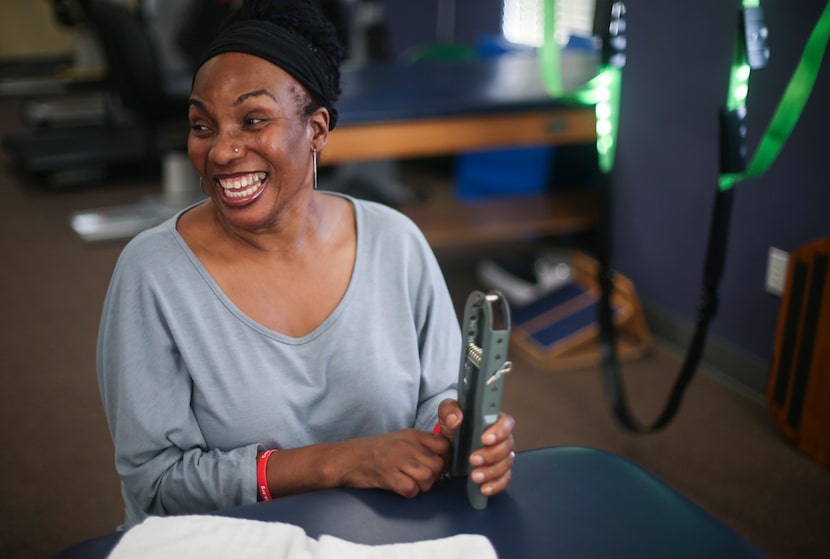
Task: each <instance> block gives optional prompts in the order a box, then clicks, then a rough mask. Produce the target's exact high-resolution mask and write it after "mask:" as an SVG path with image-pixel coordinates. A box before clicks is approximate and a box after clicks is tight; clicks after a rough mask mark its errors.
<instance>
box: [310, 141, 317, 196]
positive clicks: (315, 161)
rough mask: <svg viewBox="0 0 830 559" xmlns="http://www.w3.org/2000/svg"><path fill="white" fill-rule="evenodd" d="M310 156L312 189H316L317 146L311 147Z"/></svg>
mask: <svg viewBox="0 0 830 559" xmlns="http://www.w3.org/2000/svg"><path fill="white" fill-rule="evenodd" d="M311 158H312V159H313V160H314V190H317V148H311Z"/></svg>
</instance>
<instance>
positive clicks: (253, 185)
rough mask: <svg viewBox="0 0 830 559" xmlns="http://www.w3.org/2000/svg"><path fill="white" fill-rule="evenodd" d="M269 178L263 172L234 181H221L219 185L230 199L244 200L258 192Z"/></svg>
mask: <svg viewBox="0 0 830 559" xmlns="http://www.w3.org/2000/svg"><path fill="white" fill-rule="evenodd" d="M267 176H268V175H267V174H266V173H262V172H260V173H251V174H250V175H244V176H241V177H235V178H233V179H219V185H220V186H221V187H222V188H223V189H225V195H226V196H227V197H228V198H244V197H245V196H250V195H251V194H253V193H254V192H256V191H257V189H258V188H259V187H260V186H261V185H262V181H263V180H265V177H267ZM243 189H244V190H243Z"/></svg>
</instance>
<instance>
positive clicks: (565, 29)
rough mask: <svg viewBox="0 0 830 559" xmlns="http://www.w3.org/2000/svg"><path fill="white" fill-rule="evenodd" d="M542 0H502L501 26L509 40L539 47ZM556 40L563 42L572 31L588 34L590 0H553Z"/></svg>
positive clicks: (578, 33) (591, 1)
mask: <svg viewBox="0 0 830 559" xmlns="http://www.w3.org/2000/svg"><path fill="white" fill-rule="evenodd" d="M543 9H544V0H504V3H503V4H502V19H501V30H502V34H503V35H504V38H505V39H507V40H508V41H510V42H512V43H517V44H520V45H528V46H531V47H540V46H542V43H543V42H544V37H543V35H542V27H543V25H544V13H543V11H542V10H543ZM555 10H556V31H555V35H556V40H557V42H558V43H559V44H561V45H564V44H566V43H567V42H568V38H569V37H571V36H572V35H577V36H580V37H590V36H591V34H592V31H593V23H594V0H556V3H555Z"/></svg>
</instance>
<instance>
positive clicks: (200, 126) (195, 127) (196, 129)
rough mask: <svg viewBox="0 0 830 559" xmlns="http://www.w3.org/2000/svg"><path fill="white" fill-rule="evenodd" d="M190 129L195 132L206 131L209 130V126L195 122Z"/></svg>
mask: <svg viewBox="0 0 830 559" xmlns="http://www.w3.org/2000/svg"><path fill="white" fill-rule="evenodd" d="M190 130H191V131H193V132H204V131H206V130H207V126H205V125H204V124H198V123H194V124H191V125H190Z"/></svg>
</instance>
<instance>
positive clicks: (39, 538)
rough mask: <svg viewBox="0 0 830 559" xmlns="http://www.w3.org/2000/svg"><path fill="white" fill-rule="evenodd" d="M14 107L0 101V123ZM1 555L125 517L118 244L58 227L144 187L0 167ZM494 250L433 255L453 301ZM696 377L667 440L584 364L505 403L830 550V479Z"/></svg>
mask: <svg viewBox="0 0 830 559" xmlns="http://www.w3.org/2000/svg"><path fill="white" fill-rule="evenodd" d="M15 110H16V109H15V107H14V105H12V104H11V101H10V100H2V102H0V122H3V123H4V125H3V127H4V128H5V129H9V127H10V126H11V127H14V126H19V125H16V124H15V118H16V116H15V115H16V113H15ZM0 190H2V200H3V203H2V204H0V239H2V241H0V242H2V247H3V250H2V259H3V263H2V265H0V294H2V299H3V312H2V314H0V316H2V336H0V382H2V391H0V394H1V395H2V396H0V398H1V399H2V403H1V404H0V425H2V441H3V449H2V458H0V519H1V520H2V522H0V557H6V558H9V559H12V558H14V559H16V558H20V559H23V558H25V559H31V558H35V559H37V558H44V557H49V556H50V555H52V554H53V553H55V552H57V551H59V550H60V549H62V548H64V547H67V546H69V545H71V544H73V543H76V542H78V541H80V540H83V539H86V538H90V537H93V536H96V535H100V534H104V533H108V532H110V531H112V530H113V529H114V528H115V527H116V525H117V524H118V523H119V522H120V521H121V520H122V504H121V498H120V494H119V486H118V480H117V477H116V474H115V472H114V468H113V464H112V446H111V443H110V438H109V433H108V431H107V427H106V424H105V420H104V415H103V412H102V409H101V404H100V400H99V396H98V389H97V385H96V379H95V337H96V333H97V327H98V317H99V313H100V309H101V303H102V300H103V296H104V292H105V290H106V286H107V283H108V281H109V276H110V273H111V271H112V267H113V265H114V263H115V259H116V258H117V256H118V254H119V252H120V250H121V248H122V246H123V243H108V244H97V245H87V244H84V243H82V242H81V241H80V240H78V239H77V238H76V237H74V236H73V234H72V232H71V230H70V229H69V226H68V223H67V217H68V214H69V212H71V211H72V210H77V209H85V208H89V207H96V206H104V205H110V204H119V203H128V202H133V201H136V200H138V199H139V198H140V197H141V196H144V195H147V194H153V193H156V192H157V191H158V188H157V186H156V185H155V184H153V181H148V180H146V179H145V180H133V181H130V180H125V181H120V183H119V184H118V185H117V186H107V187H96V188H87V189H75V190H71V191H47V190H44V189H41V188H37V187H35V186H33V185H32V184H31V182H30V181H29V180H26V179H24V178H21V177H19V176H17V175H16V174H15V173H13V172H12V171H11V169H10V168H9V165H8V160H7V159H5V158H4V159H3V160H2V164H0ZM514 248H515V247H511V245H510V244H509V243H508V244H506V245H500V246H486V247H482V246H478V247H463V248H459V249H445V250H442V251H440V252H439V253H438V256H439V260H440V261H441V264H442V266H443V267H444V270H445V272H446V274H447V278H448V281H449V284H450V287H451V290H452V292H453V296H454V298H455V300H456V301H457V303H458V305H459V306H460V305H463V303H464V300H465V298H466V295H467V293H468V292H469V290H470V289H473V288H478V287H480V286H478V285H477V283H476V280H475V275H474V272H473V270H474V266H475V263H476V262H477V260H478V258H479V257H480V256H482V255H484V254H487V255H492V254H494V253H498V252H499V251H509V250H513V249H514ZM678 355H679V350H678V349H677V348H673V347H670V346H667V345H664V344H661V343H660V342H659V340H658V341H657V342H656V343H655V347H654V348H653V351H652V352H651V353H650V354H649V356H648V357H647V358H645V359H643V360H641V361H638V362H637V363H633V364H629V365H627V366H626V367H625V370H626V374H625V376H626V382H627V384H628V389H629V393H630V396H631V400H632V404H633V406H634V407H635V409H636V410H637V411H638V413H639V414H640V415H641V416H642V418H643V419H649V418H651V417H652V416H653V415H654V414H655V413H656V410H657V409H658V407H659V406H660V405H661V404H662V399H663V398H664V396H665V394H666V391H667V389H668V386H669V384H670V382H671V380H672V378H673V375H674V372H675V371H676V370H677V365H678V361H679V359H678ZM721 378H722V377H721V375H720V374H719V373H718V372H717V371H712V370H708V369H704V370H703V371H702V374H700V375H698V377H697V378H696V379H695V381H694V382H693V383H692V385H691V387H690V389H689V391H688V393H687V397H686V399H685V402H684V405H683V407H682V409H681V412H680V414H679V416H678V417H677V419H676V420H675V422H674V423H673V424H671V425H670V426H669V427H668V428H667V429H666V430H665V431H663V432H661V433H658V434H655V435H648V436H635V435H630V434H627V433H625V432H623V431H622V430H620V429H619V428H618V427H617V425H616V424H615V423H614V421H613V419H612V417H611V414H610V412H609V410H608V408H607V407H606V405H605V403H604V400H603V393H602V386H601V383H600V377H599V374H598V372H597V371H596V370H594V369H591V368H589V369H582V370H573V371H568V372H559V373H547V372H544V371H540V370H537V369H534V368H533V367H531V366H529V365H528V364H527V363H524V362H522V360H521V357H520V356H514V370H513V372H512V373H511V375H510V376H509V377H508V379H507V381H506V386H505V397H504V408H505V410H507V411H509V412H511V413H512V414H513V415H514V416H515V417H516V418H517V420H518V427H517V432H516V438H517V444H518V447H519V448H520V449H530V448H536V447H541V446H548V445H566V444H567V445H583V446H591V447H597V448H601V449H605V450H608V451H611V452H614V453H617V454H620V455H622V456H624V457H626V458H628V459H630V460H632V461H634V462H636V463H637V464H639V465H640V466H642V467H644V468H645V469H647V470H649V471H650V472H652V473H653V474H655V475H656V476H658V477H660V478H661V479H663V480H664V481H666V482H667V483H668V484H669V485H671V486H672V487H674V488H675V489H676V490H678V491H679V492H680V493H682V494H684V495H686V496H687V497H689V498H690V499H691V500H692V501H694V502H696V503H697V504H699V505H700V506H702V507H703V508H704V509H706V510H707V511H709V512H710V513H711V514H712V515H713V516H714V517H716V518H718V519H719V520H721V521H722V522H724V523H725V524H727V525H728V526H730V527H731V528H732V529H734V530H735V531H737V532H738V533H739V534H741V535H742V536H744V537H745V538H747V539H748V540H749V541H751V542H752V543H754V544H755V545H757V546H758V547H760V548H761V549H762V550H764V551H765V552H767V553H768V554H769V555H770V556H771V557H774V558H780V559H789V558H793V559H796V558H798V559H809V558H816V559H817V558H820V557H828V554H829V553H830V551H828V550H830V530H828V526H830V471H828V470H827V469H825V468H823V467H821V466H819V465H817V464H815V463H814V462H812V461H811V460H809V459H808V458H806V457H805V456H803V455H801V454H800V453H799V452H798V451H796V450H794V449H793V448H792V447H791V446H790V444H789V443H788V442H787V441H786V440H784V439H783V437H782V436H781V435H780V433H779V432H778V430H777V428H776V427H775V426H774V424H773V423H772V421H771V419H770V416H769V414H768V413H767V410H766V408H765V406H764V404H763V402H762V401H760V400H759V399H758V398H757V397H752V396H751V395H746V394H744V393H742V392H741V391H740V390H736V389H735V387H734V386H731V385H730V384H729V383H727V382H724V381H722V380H720V379H721Z"/></svg>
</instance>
